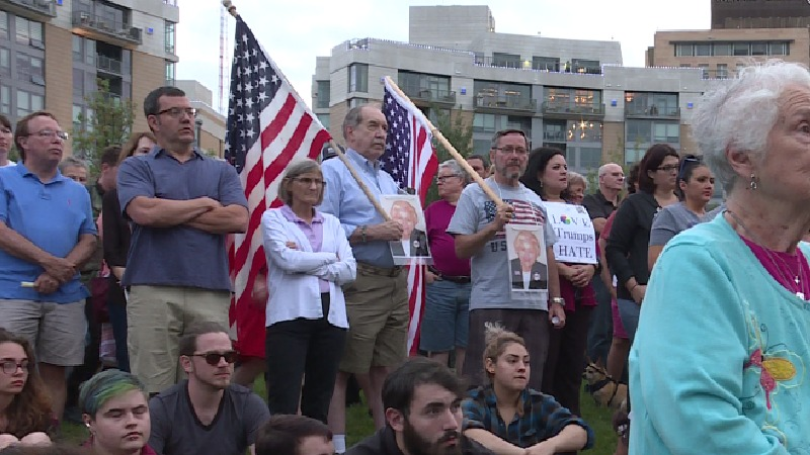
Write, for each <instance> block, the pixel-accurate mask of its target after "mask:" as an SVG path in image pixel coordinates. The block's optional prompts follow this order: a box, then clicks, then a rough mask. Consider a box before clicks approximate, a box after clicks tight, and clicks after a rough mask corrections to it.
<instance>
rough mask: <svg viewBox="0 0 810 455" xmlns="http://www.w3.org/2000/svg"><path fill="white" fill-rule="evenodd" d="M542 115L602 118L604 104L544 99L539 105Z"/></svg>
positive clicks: (568, 117)
mask: <svg viewBox="0 0 810 455" xmlns="http://www.w3.org/2000/svg"><path fill="white" fill-rule="evenodd" d="M540 111H541V112H542V113H543V117H548V118H560V119H571V118H577V119H579V118H602V117H604V116H605V105H604V104H602V103H596V104H594V103H574V102H559V101H544V102H543V104H541V105H540Z"/></svg>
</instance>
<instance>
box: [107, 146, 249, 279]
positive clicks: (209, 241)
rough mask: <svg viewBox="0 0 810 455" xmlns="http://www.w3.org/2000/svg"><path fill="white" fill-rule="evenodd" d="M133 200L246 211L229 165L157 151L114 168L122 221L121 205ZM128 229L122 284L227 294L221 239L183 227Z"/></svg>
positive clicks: (137, 227)
mask: <svg viewBox="0 0 810 455" xmlns="http://www.w3.org/2000/svg"><path fill="white" fill-rule="evenodd" d="M138 196H144V197H147V198H158V199H171V200H176V201H185V200H190V199H197V198H201V197H209V198H211V199H215V200H217V201H219V203H220V204H222V205H223V206H229V205H234V204H236V205H241V206H243V207H247V199H246V198H245V191H244V190H243V189H242V184H241V182H240V181H239V175H237V173H236V169H234V167H233V166H231V165H230V164H228V163H226V162H225V161H219V160H215V159H213V158H208V157H205V156H203V155H201V154H200V153H198V152H196V151H195V152H194V156H193V157H192V158H191V159H189V160H188V161H186V162H184V163H181V162H179V161H177V159H175V158H174V157H173V156H171V155H170V154H168V153H166V151H165V150H163V149H160V148H159V147H155V148H154V149H153V150H152V152H150V153H149V154H148V155H144V156H138V157H132V158H127V159H126V160H125V161H124V162H123V163H121V166H120V168H119V169H118V200H119V202H120V203H121V210H122V211H123V212H124V216H125V217H127V214H126V210H127V206H128V205H129V203H130V202H132V200H133V199H135V198H136V197H138ZM132 226H133V229H132V241H131V242H130V248H129V256H128V257H127V269H126V272H125V273H124V279H123V280H122V284H124V285H126V286H132V285H148V286H177V287H193V288H202V289H209V290H218V291H229V290H230V289H231V280H230V275H229V273H228V254H227V251H226V249H225V235H221V234H210V233H208V232H205V231H202V230H199V229H195V228H192V227H190V226H186V225H179V226H172V227H166V228H159V227H149V226H141V225H139V224H136V223H133V224H132Z"/></svg>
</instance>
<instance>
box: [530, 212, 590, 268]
mask: <svg viewBox="0 0 810 455" xmlns="http://www.w3.org/2000/svg"><path fill="white" fill-rule="evenodd" d="M543 204H544V205H545V207H546V211H547V212H548V219H549V222H550V223H551V227H552V228H553V229H554V233H555V234H556V235H557V243H555V244H554V258H555V259H557V262H567V263H572V264H597V263H598V262H599V258H598V257H597V256H596V232H595V231H594V229H593V223H592V222H591V217H590V216H589V215H588V210H586V209H585V207H583V206H581V205H574V204H565V203H563V202H544V203H543Z"/></svg>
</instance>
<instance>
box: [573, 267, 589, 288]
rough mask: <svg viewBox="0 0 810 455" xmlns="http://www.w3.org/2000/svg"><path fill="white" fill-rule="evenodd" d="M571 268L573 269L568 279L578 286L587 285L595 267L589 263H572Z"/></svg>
mask: <svg viewBox="0 0 810 455" xmlns="http://www.w3.org/2000/svg"><path fill="white" fill-rule="evenodd" d="M571 268H572V269H573V273H572V275H571V277H570V278H568V279H569V280H571V283H573V284H574V286H576V287H578V288H584V287H585V286H587V285H588V283H590V282H591V280H592V279H593V275H594V273H595V272H596V269H595V268H594V267H593V266H592V265H590V264H574V265H572V266H571Z"/></svg>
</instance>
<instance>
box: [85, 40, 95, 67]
mask: <svg viewBox="0 0 810 455" xmlns="http://www.w3.org/2000/svg"><path fill="white" fill-rule="evenodd" d="M84 61H85V63H87V64H88V65H91V66H95V65H96V42H95V40H91V39H89V38H84Z"/></svg>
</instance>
